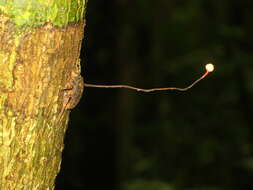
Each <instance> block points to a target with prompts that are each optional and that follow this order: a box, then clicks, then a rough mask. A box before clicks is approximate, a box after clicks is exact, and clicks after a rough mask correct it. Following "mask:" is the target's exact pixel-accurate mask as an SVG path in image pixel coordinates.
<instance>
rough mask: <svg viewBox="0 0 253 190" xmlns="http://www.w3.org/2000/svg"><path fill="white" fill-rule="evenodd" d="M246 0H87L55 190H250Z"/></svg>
mask: <svg viewBox="0 0 253 190" xmlns="http://www.w3.org/2000/svg"><path fill="white" fill-rule="evenodd" d="M252 10H253V1H252V0H241V1H239V0H222V1H214V0H191V1H190V0H155V1H154V0H136V1H129V0H128V1H127V0H111V1H109V0H90V1H89V3H88V12H87V16H86V18H87V26H86V28H85V37H84V41H83V48H82V52H81V59H82V69H83V70H82V72H83V76H84V78H85V81H86V82H87V83H98V84H129V85H134V86H138V87H143V88H152V87H167V86H176V87H185V86H187V85H188V84H189V83H191V82H192V81H193V80H195V79H197V78H198V77H199V76H201V75H202V74H203V73H204V72H205V70H204V65H205V64H206V63H208V62H213V63H215V66H216V71H215V72H214V73H212V74H210V75H209V76H208V77H207V78H205V79H204V80H203V81H201V82H200V83H199V84H198V85H197V86H195V87H194V88H192V89H191V90H190V91H187V92H175V91H168V92H158V93H151V94H143V93H139V92H135V91H131V90H124V89H93V88H86V89H85V91H84V96H83V98H82V100H81V103H80V104H79V105H78V106H77V108H75V109H74V110H73V111H72V113H71V119H70V124H69V128H68V130H67V134H66V138H65V149H64V153H63V161H62V167H61V172H60V174H59V176H58V177H57V185H56V189H57V190H58V189H59V190H63V189H64V190H65V189H68V190H84V189H85V190H100V189H109V190H252V189H253V180H252V179H253V138H252V136H253V115H252V111H253V103H252V101H253V97H252V95H253V24H252V20H253V12H252Z"/></svg>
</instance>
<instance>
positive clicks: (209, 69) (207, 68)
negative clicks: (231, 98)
mask: <svg viewBox="0 0 253 190" xmlns="http://www.w3.org/2000/svg"><path fill="white" fill-rule="evenodd" d="M206 71H207V72H209V73H210V72H213V71H214V65H213V64H212V63H208V64H206Z"/></svg>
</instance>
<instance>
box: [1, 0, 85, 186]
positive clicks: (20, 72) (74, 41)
mask: <svg viewBox="0 0 253 190" xmlns="http://www.w3.org/2000/svg"><path fill="white" fill-rule="evenodd" d="M69 2H72V1H70V0H69ZM75 2H76V1H75ZM78 2H79V1H78ZM82 2H83V3H82V4H77V5H79V6H82V7H79V9H78V8H77V9H75V10H74V11H76V10H79V11H80V9H83V7H84V6H85V5H86V2H85V1H82ZM13 4H15V1H13ZM1 8H2V7H1V6H0V10H1ZM66 10H67V9H66ZM69 11H70V9H69ZM69 14H70V13H69ZM72 14H74V13H72ZM82 14H83V13H82ZM41 20H43V19H41ZM31 21H33V20H31ZM72 21H73V19H72ZM74 21H76V22H64V24H62V25H61V26H59V24H55V23H54V22H53V20H50V19H48V18H47V19H45V20H44V21H43V23H40V25H38V24H31V23H32V22H30V24H27V25H26V24H21V25H20V24H17V23H16V21H15V19H13V17H11V15H8V12H4V11H3V10H1V14H0V42H1V43H0V189H3V190H5V189H6V190H9V189H15V190H19V189H20V190H21V189H22V190H23V189H24V190H35V189H36V190H37V189H39V190H47V189H48V190H49V189H54V181H55V177H56V175H57V173H58V172H59V169H60V163H61V153H62V150H63V146H64V144H63V140H64V134H65V131H66V128H67V122H68V115H69V110H70V109H71V108H73V107H74V106H75V105H76V104H77V102H78V100H79V97H80V94H81V92H82V89H81V87H80V86H82V85H81V84H82V80H81V79H82V78H81V76H80V60H79V54H80V48H81V41H82V38H83V28H84V21H83V18H82V16H80V17H79V18H78V19H76V20H74ZM23 23H25V22H23Z"/></svg>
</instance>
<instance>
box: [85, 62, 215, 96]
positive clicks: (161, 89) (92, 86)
mask: <svg viewBox="0 0 253 190" xmlns="http://www.w3.org/2000/svg"><path fill="white" fill-rule="evenodd" d="M205 68H206V72H205V73H204V74H203V75H202V76H201V77H200V78H198V79H197V80H195V81H194V82H193V83H192V84H190V85H189V86H187V87H185V88H177V87H165V88H150V89H144V88H137V87H134V86H130V85H124V84H119V85H104V84H89V83H84V86H85V87H91V88H127V89H131V90H135V91H138V92H154V91H168V90H176V91H187V90H189V89H190V88H192V87H193V86H194V85H195V84H197V83H198V82H199V81H201V80H202V79H204V78H205V77H206V76H207V75H208V74H209V73H211V72H213V71H214V65H213V64H212V63H208V64H206V66H205Z"/></svg>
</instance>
